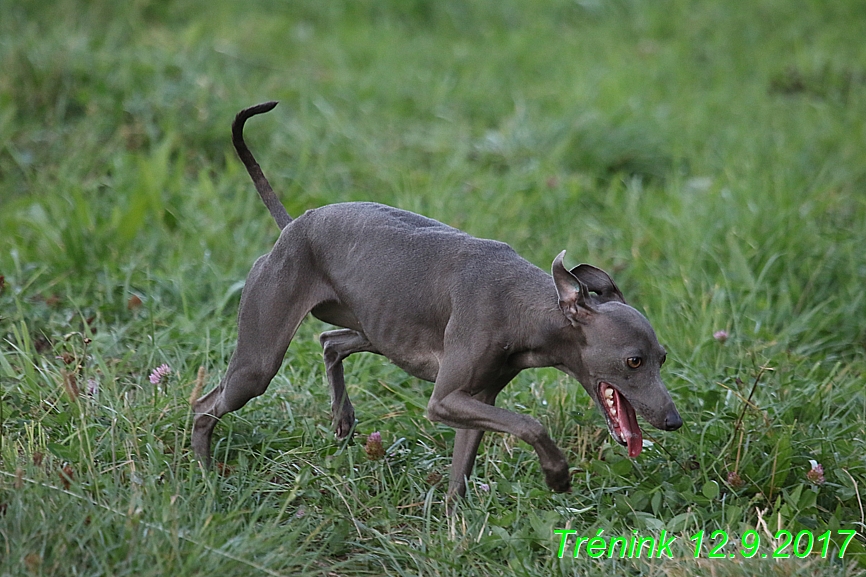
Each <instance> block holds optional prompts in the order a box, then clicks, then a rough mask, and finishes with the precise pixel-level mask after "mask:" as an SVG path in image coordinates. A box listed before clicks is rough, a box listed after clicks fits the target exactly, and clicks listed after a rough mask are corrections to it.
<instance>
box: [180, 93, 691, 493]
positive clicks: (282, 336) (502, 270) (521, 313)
mask: <svg viewBox="0 0 866 577" xmlns="http://www.w3.org/2000/svg"><path fill="white" fill-rule="evenodd" d="M276 104H277V103H276V102H268V103H264V104H259V105H257V106H252V107H250V108H247V109H244V110H242V111H241V112H239V113H238V115H237V117H236V118H235V121H234V123H233V124H232V141H233V143H234V146H235V148H236V149H237V152H238V155H239V156H240V158H241V160H242V161H243V163H244V165H245V166H246V168H247V170H248V171H249V173H250V176H251V177H252V179H253V181H254V183H255V186H256V190H257V191H258V192H259V194H260V195H261V197H262V200H263V201H264V203H265V205H266V206H267V208H268V210H269V211H270V213H271V215H272V216H273V217H274V219H275V220H276V222H277V224H278V225H279V227H280V229H281V230H282V232H281V233H280V237H279V239H278V240H277V242H276V244H275V245H274V248H273V249H272V250H271V252H269V253H268V254H266V255H264V256H262V257H261V258H259V259H258V260H257V261H256V263H255V264H254V265H253V268H252V270H251V271H250V274H249V276H248V277H247V281H246V285H245V287H244V289H243V293H242V296H241V302H240V311H239V313H238V342H237V348H236V350H235V352H234V355H233V356H232V358H231V361H230V362H229V366H228V369H227V371H226V374H225V376H224V377H223V379H222V381H221V382H220V384H219V386H218V387H217V388H215V389H213V390H212V391H210V392H209V393H208V394H207V395H205V396H203V397H202V398H200V399H198V400H197V401H196V402H195V405H194V411H195V423H194V426H193V433H192V446H193V449H194V451H195V453H196V455H197V457H198V458H199V459H200V460H201V461H202V462H204V463H206V464H209V463H210V442H211V435H212V433H213V429H214V426H215V425H216V423H217V421H218V420H219V419H220V418H221V417H222V416H223V415H225V414H227V413H229V412H231V411H235V410H237V409H239V408H241V407H242V406H244V405H245V404H246V403H247V401H249V400H250V399H252V398H253V397H256V396H258V395H261V394H263V393H264V392H265V390H266V389H267V387H268V384H269V383H270V382H271V379H273V377H274V375H276V373H277V371H278V370H279V368H280V365H281V363H282V360H283V357H284V356H285V353H286V350H287V349H288V346H289V343H290V341H291V340H292V337H293V336H294V334H295V331H296V330H297V328H298V326H299V325H300V323H301V321H302V320H303V319H304V317H306V315H307V313H312V314H313V316H315V317H316V318H318V319H321V320H322V321H325V322H327V323H330V324H332V325H336V326H338V327H342V328H341V329H338V330H333V331H328V332H325V333H323V334H322V335H321V337H320V340H321V343H322V347H323V349H324V360H325V368H326V372H327V377H328V383H329V385H330V394H331V415H332V417H333V426H334V430H335V431H336V434H337V437H338V438H344V437H346V436H347V435H349V434H350V433H351V432H352V430H353V427H354V424H355V411H354V408H353V407H352V403H351V401H350V400H349V396H348V394H347V393H346V386H345V382H344V379H343V359H345V358H346V357H348V356H349V355H351V354H353V353H358V352H368V353H376V354H380V355H383V356H385V357H387V358H388V359H389V360H390V361H391V362H393V363H394V364H395V365H397V366H398V367H400V368H402V369H403V370H405V371H406V372H407V373H409V374H410V375H413V376H415V377H417V378H419V379H423V380H425V381H430V382H433V383H435V385H434V387H433V395H432V396H431V398H430V401H429V403H428V405H427V416H428V418H429V419H430V420H431V421H435V422H441V423H445V424H447V425H449V426H451V427H454V428H455V429H456V435H455V440H454V456H453V461H452V464H451V478H450V481H449V485H448V497H449V498H451V497H454V496H456V495H461V496H462V495H464V494H465V492H466V479H467V478H468V477H469V475H470V474H471V473H472V467H473V465H474V463H475V457H476V454H477V452H478V445H479V443H480V441H481V436H482V435H483V434H484V431H499V432H502V433H511V434H512V435H515V436H516V437H518V438H519V439H522V440H523V441H526V442H527V443H529V444H530V445H532V447H533V448H534V449H535V451H536V453H537V454H538V459H539V461H540V463H541V468H542V470H543V471H544V475H545V478H546V481H547V484H548V485H549V486H550V488H551V489H553V490H554V491H568V490H569V488H570V485H571V480H570V475H569V470H568V463H567V462H566V460H565V456H564V455H563V454H562V451H561V450H560V449H559V448H558V447H557V446H556V444H555V443H554V442H553V440H551V438H550V436H549V435H548V434H547V431H546V430H545V429H544V427H543V426H542V425H541V423H539V422H538V421H537V420H535V419H533V418H532V417H530V416H528V415H523V414H519V413H514V412H512V411H508V410H505V409H501V408H498V407H496V406H495V401H496V396H497V395H498V394H499V392H500V391H501V390H502V389H503V387H505V385H507V384H508V382H509V381H511V380H512V379H513V378H514V377H515V376H516V375H517V374H518V373H519V372H520V371H522V370H523V369H528V368H532V367H556V368H557V369H559V370H561V371H563V372H564V373H566V374H568V375H571V376H572V377H574V378H575V379H577V380H578V381H579V382H580V383H581V384H582V385H583V387H584V389H586V391H587V393H589V396H590V397H591V398H592V399H593V400H594V401H595V403H596V404H597V405H598V407H599V409H600V410H601V412H602V414H603V415H604V416H605V419H606V420H607V426H608V429H609V430H610V434H611V435H612V436H613V438H614V439H615V440H616V441H617V442H618V443H620V444H621V445H624V446H625V447H626V448H627V452H628V455H629V456H630V457H636V456H638V455H639V454H640V452H641V449H642V447H643V437H642V433H641V429H640V427H639V425H638V422H637V417H636V413H638V414H640V415H641V416H643V418H645V419H646V420H647V421H649V422H650V423H651V424H652V425H653V426H654V427H656V428H659V429H664V430H667V431H672V430H675V429H678V428H679V427H680V426H681V425H682V423H683V421H682V419H681V417H680V415H679V413H678V412H677V409H676V407H675V406H674V403H673V400H672V399H671V397H670V394H669V393H668V391H667V389H666V388H665V386H664V384H663V383H662V379H661V375H660V372H659V371H660V367H661V365H662V364H663V363H664V361H665V350H664V348H662V346H661V345H660V344H659V342H658V340H657V338H656V335H655V332H654V331H653V329H652V327H651V326H650V323H649V321H647V319H646V318H645V317H644V316H643V315H642V314H641V313H639V312H638V311H637V310H635V309H634V308H632V307H631V306H629V305H627V304H626V302H625V299H624V298H623V296H622V293H621V292H620V290H619V289H618V288H617V286H616V284H615V283H614V282H613V280H612V279H611V278H610V276H608V274H607V273H605V272H604V271H602V270H601V269H598V268H596V267H593V266H590V265H586V264H582V265H579V266H577V267H575V268H572V269H571V270H568V269H566V268H565V266H563V263H562V258H563V255H564V254H565V251H562V252H561V253H560V254H559V255H558V256H557V257H556V258H555V259H554V260H553V271H552V272H553V275H552V276H551V275H548V274H547V273H545V272H544V271H542V270H541V269H539V268H538V267H536V266H534V265H532V264H530V263H529V262H528V261H526V260H524V259H523V258H521V257H520V256H519V255H518V254H517V253H516V252H515V251H514V250H513V249H512V248H511V247H510V246H508V245H507V244H504V243H501V242H497V241H493V240H485V239H479V238H475V237H472V236H470V235H468V234H466V233H464V232H462V231H459V230H457V229H454V228H451V227H449V226H446V225H444V224H442V223H440V222H437V221H435V220H432V219H429V218H426V217H424V216H420V215H418V214H415V213H412V212H407V211H405V210H399V209H396V208H392V207H389V206H384V205H381V204H375V203H371V202H347V203H339V204H332V205H327V206H323V207H320V208H316V209H312V210H309V211H307V212H305V213H304V214H303V215H301V216H300V217H298V218H297V219H294V220H293V219H292V218H291V217H290V216H289V215H288V213H287V212H286V209H285V207H283V205H282V204H281V203H280V201H279V200H278V199H277V197H276V195H275V194H274V191H273V190H272V189H271V186H270V184H269V183H268V181H267V179H266V178H265V176H264V174H263V173H262V171H261V169H260V168H259V165H258V164H257V163H256V161H255V159H254V158H253V155H252V153H250V151H249V149H248V148H247V146H246V144H245V143H244V140H243V127H244V123H245V122H246V120H247V119H248V118H250V117H251V116H254V115H256V114H261V113H263V112H267V111H269V110H271V109H273V107H274V106H276Z"/></svg>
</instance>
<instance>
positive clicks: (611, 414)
mask: <svg viewBox="0 0 866 577" xmlns="http://www.w3.org/2000/svg"><path fill="white" fill-rule="evenodd" d="M610 416H611V417H615V416H616V409H615V408H614V407H611V408H610Z"/></svg>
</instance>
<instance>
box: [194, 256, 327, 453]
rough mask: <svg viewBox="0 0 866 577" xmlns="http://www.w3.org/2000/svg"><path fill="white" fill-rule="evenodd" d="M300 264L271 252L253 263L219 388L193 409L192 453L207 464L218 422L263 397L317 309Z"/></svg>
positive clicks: (197, 403) (313, 294)
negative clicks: (291, 263)
mask: <svg viewBox="0 0 866 577" xmlns="http://www.w3.org/2000/svg"><path fill="white" fill-rule="evenodd" d="M297 260H298V261H301V260H302V259H297ZM302 264H303V263H296V264H295V266H293V267H292V266H286V265H285V264H283V263H280V262H279V261H278V259H276V258H274V257H273V253H271V254H269V255H265V256H263V257H262V258H260V259H259V260H258V261H256V264H255V265H254V266H253V268H252V270H251V271H250V274H249V276H248V277H247V282H246V285H245V286H244V290H243V293H242V295H241V304H240V311H239V313H238V342H237V348H236V349H235V352H234V354H233V355H232V358H231V361H230V362H229V366H228V369H227V370H226V374H225V376H224V377H223V379H222V381H221V382H220V384H219V386H218V387H216V388H215V389H213V390H212V391H210V392H209V393H208V394H207V395H205V396H203V397H201V398H200V399H199V400H197V401H196V402H195V404H194V406H193V411H194V412H195V419H194V423H193V430H192V448H193V450H194V451H195V454H196V457H197V458H198V459H199V460H200V461H202V462H204V463H205V464H207V465H209V464H210V444H211V435H212V433H213V429H214V427H215V426H216V423H217V422H218V421H219V419H220V418H221V417H223V416H224V415H225V414H227V413H230V412H232V411H235V410H237V409H239V408H241V407H243V406H244V405H245V404H246V403H247V401H249V400H250V399H252V398H253V397H257V396H259V395H261V394H263V393H264V392H265V390H266V389H267V388H268V385H269V384H270V382H271V379H273V378H274V375H276V374H277V371H278V370H279V369H280V365H281V364H282V361H283V357H284V356H285V354H286V349H288V347H289V343H290V342H291V340H292V337H293V336H294V335H295V331H296V330H297V329H298V326H299V325H300V324H301V321H302V320H303V319H304V317H305V316H306V314H307V313H308V312H309V311H310V309H311V308H312V307H313V306H314V305H315V304H316V302H315V289H314V288H311V287H310V284H311V283H310V281H309V279H308V278H303V279H302V278H300V277H301V276H303V275H300V274H299V273H298V270H301V269H302ZM302 281H303V282H302Z"/></svg>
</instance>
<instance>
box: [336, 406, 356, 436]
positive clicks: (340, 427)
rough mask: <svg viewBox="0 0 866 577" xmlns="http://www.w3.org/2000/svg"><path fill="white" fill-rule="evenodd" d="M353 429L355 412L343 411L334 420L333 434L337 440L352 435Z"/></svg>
mask: <svg viewBox="0 0 866 577" xmlns="http://www.w3.org/2000/svg"><path fill="white" fill-rule="evenodd" d="M354 428H355V411H354V410H350V411H343V413H342V414H340V415H338V416H336V417H335V418H334V433H336V435H337V438H338V439H345V438H346V437H348V436H349V435H351V434H352V430H353V429H354Z"/></svg>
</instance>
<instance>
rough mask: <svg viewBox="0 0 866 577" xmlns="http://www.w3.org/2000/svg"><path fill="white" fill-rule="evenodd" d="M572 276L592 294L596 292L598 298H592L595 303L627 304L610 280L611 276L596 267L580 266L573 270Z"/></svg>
mask: <svg viewBox="0 0 866 577" xmlns="http://www.w3.org/2000/svg"><path fill="white" fill-rule="evenodd" d="M570 272H571V274H573V275H574V276H576V277H577V278H578V280H580V282H582V283H583V284H585V285H586V288H588V289H589V290H590V292H594V293H595V294H596V295H597V296H596V297H594V298H592V301H593V302H598V303H606V302H609V301H619V302H621V303H623V304H625V297H623V296H622V293H621V292H620V290H619V287H617V286H616V283H615V282H613V279H612V278H610V275H609V274H607V273H606V272H604V271H603V270H601V269H600V268H597V267H594V266H592V265H591V264H579V265H577V266H576V267H574V268H573V269H571V271H570Z"/></svg>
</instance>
